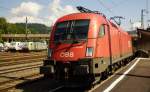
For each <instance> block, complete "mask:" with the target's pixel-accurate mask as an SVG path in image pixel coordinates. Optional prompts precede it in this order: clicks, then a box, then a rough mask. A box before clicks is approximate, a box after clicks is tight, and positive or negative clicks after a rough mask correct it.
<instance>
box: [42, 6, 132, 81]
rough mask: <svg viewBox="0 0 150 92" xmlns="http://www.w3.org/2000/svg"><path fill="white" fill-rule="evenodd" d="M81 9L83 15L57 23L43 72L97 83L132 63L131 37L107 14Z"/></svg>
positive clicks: (52, 33)
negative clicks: (121, 66) (124, 65)
mask: <svg viewBox="0 0 150 92" xmlns="http://www.w3.org/2000/svg"><path fill="white" fill-rule="evenodd" d="M78 9H79V10H80V11H81V13H74V14H70V15H66V16H64V17H61V18H59V19H58V20H57V21H56V23H55V25H54V26H53V30H52V32H51V36H50V41H49V48H48V58H47V59H46V60H44V65H43V66H42V67H40V72H41V73H42V74H44V75H45V76H47V77H48V76H53V77H54V78H55V79H57V80H71V81H75V82H76V81H79V80H80V81H85V82H90V83H96V82H98V81H99V80H100V79H101V77H102V76H103V77H106V76H107V74H108V73H110V72H111V71H113V69H115V68H116V67H119V66H120V65H122V64H124V63H126V62H128V59H129V58H130V57H131V56H132V55H133V53H132V43H131V37H130V36H129V35H128V33H127V32H124V31H123V30H122V29H121V28H120V27H119V26H117V25H116V24H114V23H113V22H111V21H109V20H107V19H106V17H105V16H104V15H103V14H101V13H98V12H92V11H90V10H87V9H85V8H83V7H78Z"/></svg>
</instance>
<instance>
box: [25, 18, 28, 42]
mask: <svg viewBox="0 0 150 92" xmlns="http://www.w3.org/2000/svg"><path fill="white" fill-rule="evenodd" d="M27 24H28V18H27V17H26V29H25V35H26V41H27V39H28V37H27V36H28V35H27V34H28V33H27V31H28V25H27Z"/></svg>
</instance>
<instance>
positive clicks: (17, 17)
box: [0, 0, 150, 30]
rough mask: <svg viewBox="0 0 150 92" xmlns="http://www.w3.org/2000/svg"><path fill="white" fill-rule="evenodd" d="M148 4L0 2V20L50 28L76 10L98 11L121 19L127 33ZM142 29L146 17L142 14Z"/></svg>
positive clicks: (138, 0) (122, 0)
mask: <svg viewBox="0 0 150 92" xmlns="http://www.w3.org/2000/svg"><path fill="white" fill-rule="evenodd" d="M149 5H150V1H149V0H0V17H5V18H6V19H7V21H8V22H10V23H18V22H19V23H20V22H21V23H24V22H25V19H26V17H27V18H28V23H42V24H45V25H47V26H51V25H53V24H54V23H55V21H56V20H57V19H58V18H59V17H61V16H64V15H67V14H70V13H75V12H79V11H78V10H77V9H76V6H83V7H86V8H88V9H90V10H96V11H100V12H102V13H103V14H105V15H106V17H107V18H108V19H109V18H110V17H113V16H122V17H124V18H125V19H123V20H122V25H121V27H122V28H123V29H124V30H131V24H132V23H134V26H137V25H140V23H139V22H140V19H141V9H147V10H150V6H149ZM144 15H145V16H144V19H145V26H146V25H148V24H147V22H146V20H148V19H149V18H150V17H149V15H150V14H147V13H146V12H144Z"/></svg>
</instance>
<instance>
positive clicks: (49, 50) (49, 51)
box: [47, 48, 52, 58]
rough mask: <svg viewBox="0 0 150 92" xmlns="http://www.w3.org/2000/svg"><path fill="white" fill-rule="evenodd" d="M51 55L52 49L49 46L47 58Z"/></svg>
mask: <svg viewBox="0 0 150 92" xmlns="http://www.w3.org/2000/svg"><path fill="white" fill-rule="evenodd" d="M51 56H52V49H51V48H48V56H47V57H48V58H50V57H51Z"/></svg>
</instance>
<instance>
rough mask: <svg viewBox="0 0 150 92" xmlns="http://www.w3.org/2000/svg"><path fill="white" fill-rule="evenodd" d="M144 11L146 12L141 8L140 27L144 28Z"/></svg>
mask: <svg viewBox="0 0 150 92" xmlns="http://www.w3.org/2000/svg"><path fill="white" fill-rule="evenodd" d="M144 12H147V10H146V9H142V10H141V28H142V29H144Z"/></svg>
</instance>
